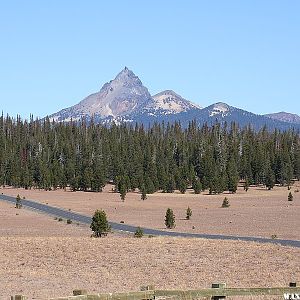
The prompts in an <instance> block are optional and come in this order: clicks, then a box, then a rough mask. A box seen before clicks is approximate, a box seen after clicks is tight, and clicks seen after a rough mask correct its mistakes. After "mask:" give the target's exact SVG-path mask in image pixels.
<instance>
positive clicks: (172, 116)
mask: <svg viewBox="0 0 300 300" xmlns="http://www.w3.org/2000/svg"><path fill="white" fill-rule="evenodd" d="M284 114H285V115H283V112H281V113H275V114H267V115H258V114H254V113H252V112H249V111H245V110H242V109H239V108H236V107H233V106H230V105H228V104H227V103H224V102H216V103H214V104H211V105H209V106H207V107H204V108H202V107H200V106H199V105H197V104H195V103H193V102H192V101H189V100H186V99H185V98H183V97H182V96H180V95H179V94H177V93H176V92H174V91H173V90H171V89H168V90H164V91H161V92H159V93H157V94H155V95H153V96H151V94H150V93H149V91H148V89H147V87H145V86H144V85H143V83H142V81H141V80H140V79H139V77H138V76H136V75H135V74H134V73H133V72H132V71H131V70H129V69H128V68H127V67H125V68H124V69H123V70H122V71H121V72H119V73H118V74H117V75H116V77H115V78H114V79H113V80H110V81H109V82H106V83H105V84H104V85H103V86H102V88H101V89H100V90H99V91H98V92H96V93H93V94H90V95H89V96H87V97H85V98H84V99H83V100H81V101H80V102H79V103H77V104H75V105H73V106H71V107H68V108H65V109H62V110H60V111H59V112H57V113H54V114H52V115H50V116H49V118H50V120H53V121H57V122H69V121H71V120H73V121H79V120H81V119H82V118H84V119H87V120H89V119H91V118H93V120H94V121H95V122H96V123H101V124H106V125H109V124H112V123H116V124H120V123H123V122H127V123H135V122H137V123H143V124H146V125H148V124H153V123H155V122H162V121H165V122H175V121H179V122H180V123H181V124H182V125H183V126H188V123H189V122H190V121H192V120H195V121H196V122H197V124H198V125H201V124H204V123H207V124H214V123H215V122H220V123H225V122H227V123H230V122H237V123H239V124H240V126H247V125H249V124H250V125H252V126H253V128H255V129H260V128H262V127H263V126H267V127H268V128H269V129H271V130H273V129H276V128H277V129H282V130H287V129H290V128H293V127H294V128H296V129H299V130H300V117H299V116H298V115H295V114H289V113H284ZM292 116H293V118H292ZM296 116H297V117H299V123H298V122H297V120H298V119H297V117H296ZM286 120H296V121H294V122H291V121H286Z"/></svg>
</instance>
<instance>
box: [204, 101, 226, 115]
mask: <svg viewBox="0 0 300 300" xmlns="http://www.w3.org/2000/svg"><path fill="white" fill-rule="evenodd" d="M208 109H209V111H210V117H212V116H215V115H221V116H222V117H224V116H226V115H227V114H228V113H229V112H230V106H229V105H228V104H226V103H224V102H217V103H214V104H212V105H210V106H209V107H208Z"/></svg>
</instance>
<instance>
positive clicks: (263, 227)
mask: <svg viewBox="0 0 300 300" xmlns="http://www.w3.org/2000/svg"><path fill="white" fill-rule="evenodd" d="M299 185H300V184H299V182H297V183H296V185H295V186H293V187H292V190H291V191H292V193H293V195H294V201H293V202H288V201H287V196H288V193H289V191H288V190H287V188H286V187H275V188H274V190H271V191H267V190H266V189H265V188H263V187H261V188H257V187H251V188H250V190H249V191H248V192H247V193H246V192H245V191H244V190H243V189H242V188H239V190H238V192H237V193H236V194H222V195H207V194H205V193H202V194H201V195H195V194H193V193H191V192H190V193H188V194H185V195H182V194H180V193H174V194H163V193H155V194H153V195H148V199H147V200H145V201H141V200H140V194H139V193H128V194H127V196H126V200H125V202H122V201H121V200H120V197H119V194H117V193H112V192H111V188H112V186H107V187H106V188H105V190H104V192H102V193H90V192H87V193H84V192H71V191H63V190H56V191H50V192H49V191H48V192H45V191H42V190H24V189H11V188H5V189H3V190H2V192H3V193H4V194H7V195H13V196H16V195H17V194H18V193H19V194H20V195H21V197H23V196H25V197H26V199H33V200H36V201H40V202H43V203H49V205H54V206H58V207H63V208H65V209H71V210H72V211H77V212H81V213H83V214H85V215H92V214H93V213H94V211H95V210H96V209H100V208H101V209H104V210H105V211H106V213H107V215H108V218H109V220H111V221H115V222H120V221H124V222H125V223H126V224H132V225H136V226H143V227H149V228H156V229H165V225H164V216H165V212H166V210H167V208H168V207H170V208H172V209H173V210H174V213H175V215H176V228H175V229H174V230H175V231H181V232H195V233H207V234H226V235H242V236H260V237H267V238H270V237H271V236H272V235H276V236H277V237H278V238H282V239H297V240H300V230H298V228H299V226H300V219H299V215H300V193H294V190H296V189H299ZM225 196H226V197H227V198H228V199H229V202H230V207H229V208H221V205H222V201H223V199H224V197H225ZM188 206H190V207H191V209H192V211H193V215H192V218H191V220H189V221H188V220H185V216H186V209H187V207H188ZM193 227H194V229H193Z"/></svg>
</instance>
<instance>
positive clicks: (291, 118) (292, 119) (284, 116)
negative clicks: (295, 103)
mask: <svg viewBox="0 0 300 300" xmlns="http://www.w3.org/2000/svg"><path fill="white" fill-rule="evenodd" d="M265 117H268V118H271V119H273V120H278V121H282V122H288V123H293V124H300V116H299V115H297V114H291V113H287V112H284V111H282V112H278V113H273V114H267V115H265Z"/></svg>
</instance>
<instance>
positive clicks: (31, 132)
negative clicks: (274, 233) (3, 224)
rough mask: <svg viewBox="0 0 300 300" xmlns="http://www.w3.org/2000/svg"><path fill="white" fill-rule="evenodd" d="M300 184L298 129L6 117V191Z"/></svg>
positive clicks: (1, 181)
mask: <svg viewBox="0 0 300 300" xmlns="http://www.w3.org/2000/svg"><path fill="white" fill-rule="evenodd" d="M299 178H300V138H299V132H295V131H293V130H290V131H285V132H280V131H278V130H275V131H273V132H269V131H268V130H267V129H266V128H263V129H261V130H260V131H254V130H253V129H251V127H250V126H248V127H245V128H239V127H238V125H237V124H235V123H232V124H230V125H227V124H226V123H225V124H223V125H221V124H215V125H214V126H210V127H209V126H207V125H203V126H202V127H198V126H197V125H196V123H195V122H190V124H189V126H188V127H187V128H182V127H181V125H180V123H174V124H164V123H162V124H154V125H153V126H150V127H149V128H145V127H144V126H143V125H138V124H136V125H132V124H130V125H128V124H122V125H119V126H117V125H112V126H110V127H107V126H103V125H98V124H94V123H93V121H91V122H89V123H86V122H85V121H84V120H82V121H81V122H79V123H75V122H69V123H55V122H50V120H49V119H45V120H43V121H38V120H33V118H31V119H30V120H28V121H27V120H21V118H19V117H17V118H16V119H13V118H11V117H9V116H6V117H4V116H3V115H2V116H1V117H0V185H3V186H4V185H9V186H13V187H23V188H25V189H30V188H40V189H45V190H51V189H57V188H62V189H65V188H67V187H70V188H71V189H72V190H73V191H77V190H81V191H95V192H100V191H102V189H103V187H104V186H105V184H106V183H108V182H110V183H113V184H115V187H116V191H118V192H120V193H122V194H124V193H125V194H126V192H127V191H130V190H134V189H139V190H140V191H141V193H142V194H143V195H146V194H148V193H153V192H155V191H158V190H161V191H163V192H167V193H172V192H173V191H174V190H175V189H178V190H180V191H181V192H182V193H185V191H186V190H187V188H193V189H194V191H195V193H200V192H201V191H202V190H204V189H208V190H209V192H210V193H212V194H213V193H222V192H223V191H230V192H233V193H234V192H235V191H236V189H237V184H238V182H239V181H240V180H243V182H244V183H245V189H247V188H248V187H249V185H250V184H255V185H258V184H264V185H265V186H266V187H267V188H269V189H271V188H273V186H274V185H275V184H280V185H288V186H289V185H290V184H291V183H292V181H293V180H294V179H297V180H299Z"/></svg>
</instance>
